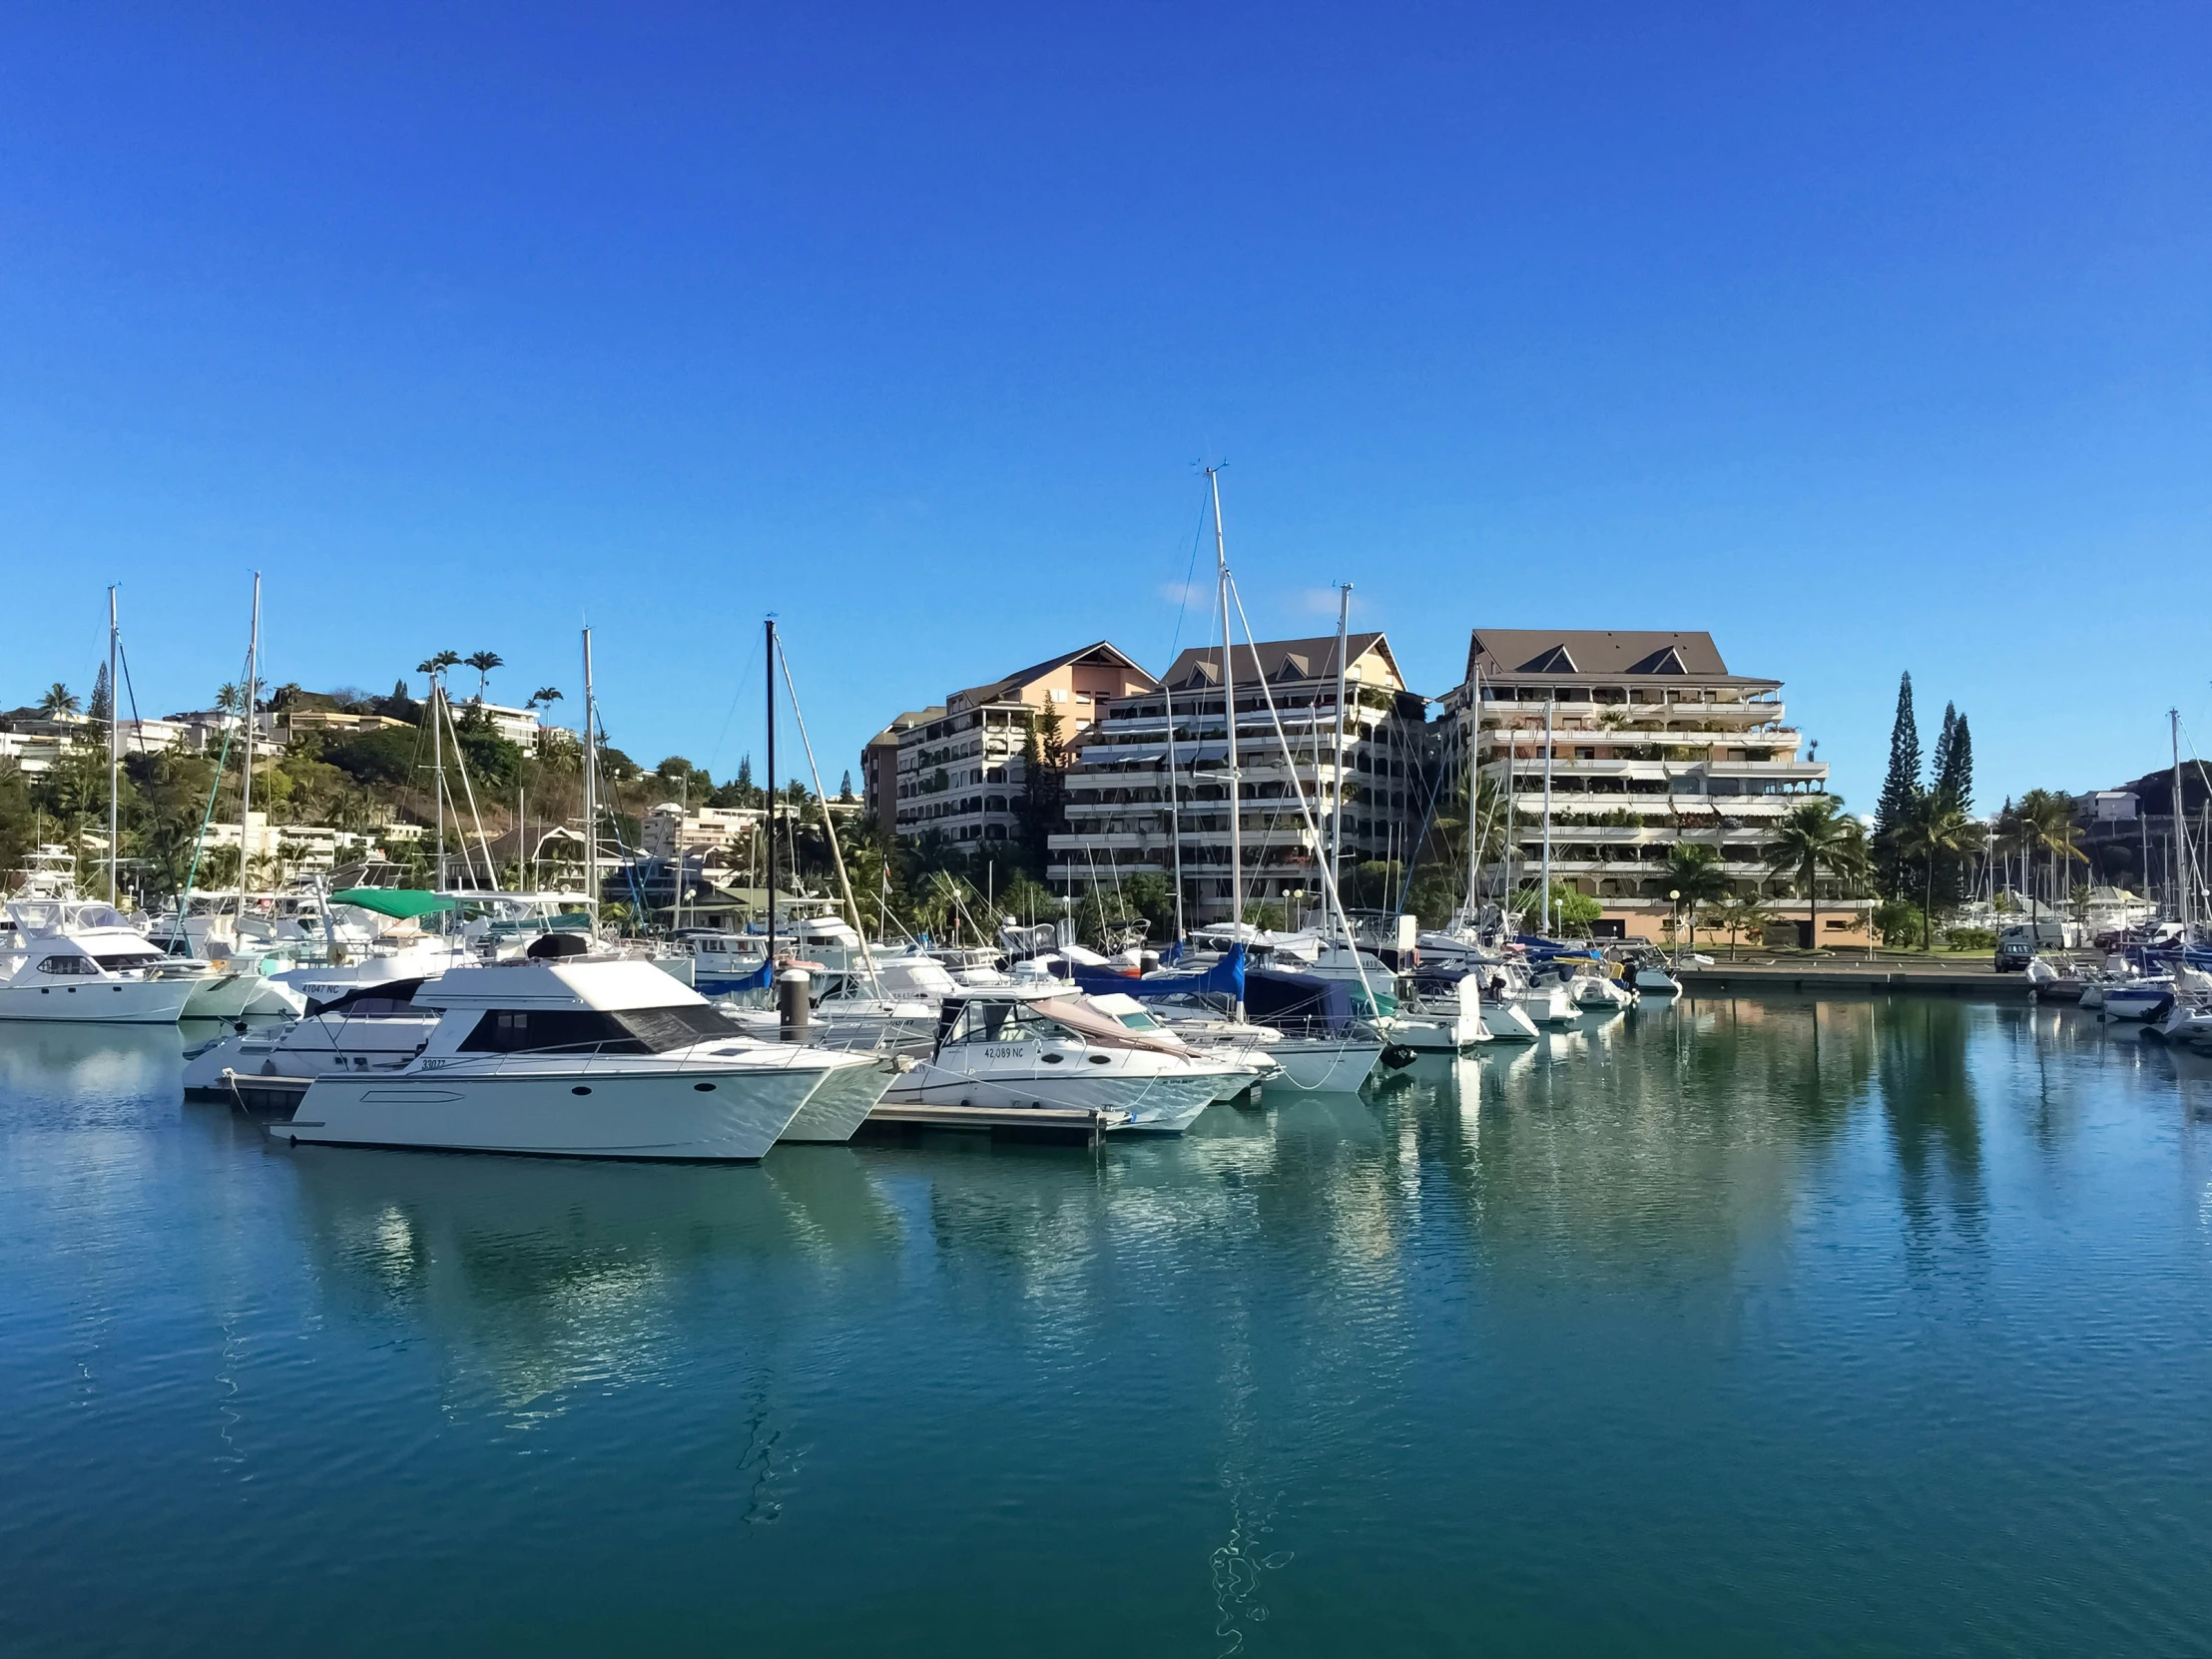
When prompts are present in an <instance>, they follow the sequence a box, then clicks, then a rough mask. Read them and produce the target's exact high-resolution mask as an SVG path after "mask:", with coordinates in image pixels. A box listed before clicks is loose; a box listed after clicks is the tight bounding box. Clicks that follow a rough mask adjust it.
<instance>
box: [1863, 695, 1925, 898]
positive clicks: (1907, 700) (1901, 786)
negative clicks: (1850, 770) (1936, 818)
mask: <svg viewBox="0 0 2212 1659" xmlns="http://www.w3.org/2000/svg"><path fill="white" fill-rule="evenodd" d="M1920 800H1921V734H1920V728H1919V726H1918V725H1916V724H1915V722H1914V719H1913V676H1912V675H1911V674H1907V675H1904V676H1903V677H1902V678H1901V679H1900V680H1899V681H1898V714H1897V722H1896V724H1895V725H1893V726H1892V727H1891V728H1890V771H1889V775H1888V776H1887V777H1886V778H1884V779H1883V781H1882V798H1881V800H1879V801H1878V802H1876V803H1875V810H1874V835H1875V847H1876V866H1877V868H1878V870H1879V872H1880V874H1881V878H1882V894H1883V896H1884V897H1885V898H1895V897H1897V896H1898V894H1899V893H1900V892H1901V891H1903V890H1905V889H1906V888H1907V887H1908V886H1909V885H1910V883H1909V882H1908V881H1907V880H1906V873H1907V872H1906V871H1905V870H1904V869H1903V868H1902V857H1901V855H1900V853H1899V851H1898V834H1899V831H1900V830H1903V829H1904V828H1905V826H1906V825H1907V824H1908V823H1909V822H1911V820H1912V817H1913V812H1914V809H1915V808H1916V807H1918V806H1919V805H1920Z"/></svg>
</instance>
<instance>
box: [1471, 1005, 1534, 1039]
mask: <svg viewBox="0 0 2212 1659" xmlns="http://www.w3.org/2000/svg"><path fill="white" fill-rule="evenodd" d="M1482 1029H1483V1030H1485V1031H1487V1032H1488V1033H1489V1034H1490V1041H1492V1042H1497V1043H1532V1042H1534V1041H1535V1040H1536V1038H1537V1037H1538V1035H1540V1033H1539V1032H1538V1031H1537V1030H1536V1022H1535V1021H1534V1020H1532V1019H1530V1018H1529V1017H1528V1016H1527V1015H1526V1014H1524V1013H1522V1012H1521V1010H1520V1009H1518V1008H1516V1007H1514V1006H1513V1005H1512V1004H1511V1003H1510V1002H1506V1003H1497V1002H1486V1003H1484V1004H1483V1005H1482Z"/></svg>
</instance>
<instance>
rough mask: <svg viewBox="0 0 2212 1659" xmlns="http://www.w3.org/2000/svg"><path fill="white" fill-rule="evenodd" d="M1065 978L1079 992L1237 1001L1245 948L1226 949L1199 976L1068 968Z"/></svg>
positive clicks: (1241, 994) (1241, 986) (1242, 980)
mask: <svg viewBox="0 0 2212 1659" xmlns="http://www.w3.org/2000/svg"><path fill="white" fill-rule="evenodd" d="M1068 976H1069V977H1070V978H1071V979H1073V980H1074V981H1075V983H1076V986H1077V988H1078V989H1080V990H1086V991H1093V992H1098V993H1101V994H1103V993H1105V992H1107V991H1119V992H1120V993H1121V994H1122V995H1123V996H1227V997H1234V998H1235V999H1237V1000H1238V1001H1240V1002H1241V1001H1242V1000H1244V994H1245V947H1244V945H1243V944H1242V943H1241V942H1240V943H1237V944H1233V945H1231V946H1230V947H1229V949H1228V951H1227V952H1226V953H1225V954H1224V955H1223V956H1222V959H1221V960H1220V961H1218V962H1216V963H1215V964H1214V965H1213V966H1212V967H1210V968H1207V969H1206V970H1205V971H1203V972H1200V973H1147V974H1145V975H1143V976H1142V977H1141V978H1140V977H1138V976H1136V975H1134V974H1125V973H1107V972H1105V971H1104V970H1102V969H1100V968H1093V967H1077V966H1075V965H1074V964H1073V963H1070V964H1069V965H1068Z"/></svg>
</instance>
